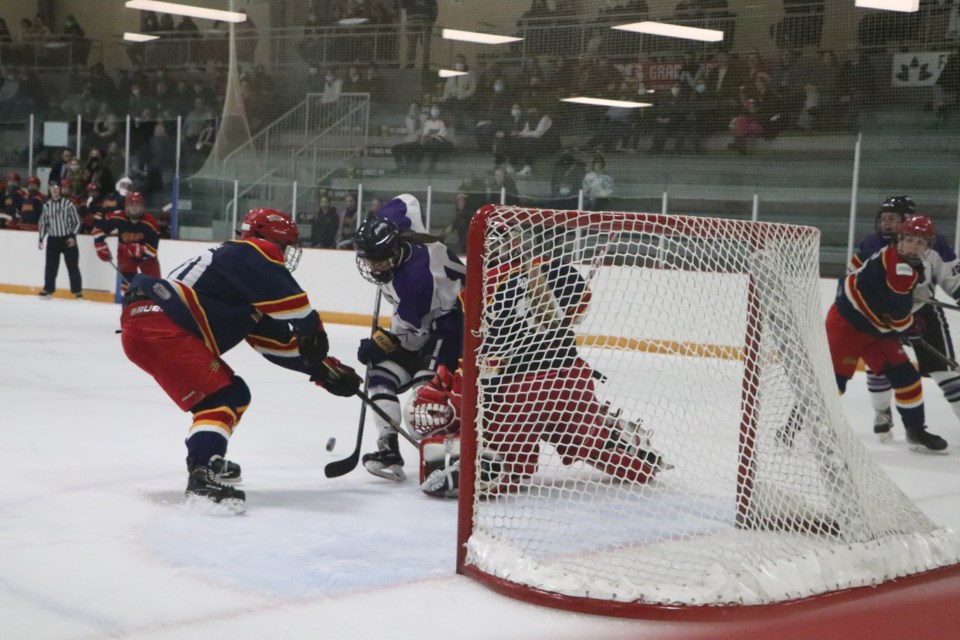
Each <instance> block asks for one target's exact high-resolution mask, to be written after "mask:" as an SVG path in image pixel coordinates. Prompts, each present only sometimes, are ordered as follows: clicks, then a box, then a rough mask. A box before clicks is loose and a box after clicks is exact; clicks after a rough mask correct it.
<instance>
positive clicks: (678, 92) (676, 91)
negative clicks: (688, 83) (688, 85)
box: [670, 87, 680, 96]
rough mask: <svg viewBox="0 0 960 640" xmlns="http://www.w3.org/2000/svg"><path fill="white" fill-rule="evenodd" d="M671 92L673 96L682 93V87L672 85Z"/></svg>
mask: <svg viewBox="0 0 960 640" xmlns="http://www.w3.org/2000/svg"><path fill="white" fill-rule="evenodd" d="M670 94H671V95H673V96H678V95H680V87H671V89H670Z"/></svg>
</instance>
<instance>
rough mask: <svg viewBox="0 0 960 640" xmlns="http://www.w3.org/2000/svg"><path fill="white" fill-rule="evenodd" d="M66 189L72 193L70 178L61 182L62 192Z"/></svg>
mask: <svg viewBox="0 0 960 640" xmlns="http://www.w3.org/2000/svg"><path fill="white" fill-rule="evenodd" d="M64 189H66V190H67V191H70V178H64V179H63V180H61V181H60V190H61V191H62V190H64Z"/></svg>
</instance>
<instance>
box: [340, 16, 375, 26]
mask: <svg viewBox="0 0 960 640" xmlns="http://www.w3.org/2000/svg"><path fill="white" fill-rule="evenodd" d="M364 22H370V18H343V19H341V20H340V24H342V25H343V26H345V27H352V26H355V25H358V24H363V23H364Z"/></svg>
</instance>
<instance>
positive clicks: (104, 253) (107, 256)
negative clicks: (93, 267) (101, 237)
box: [96, 242, 113, 262]
mask: <svg viewBox="0 0 960 640" xmlns="http://www.w3.org/2000/svg"><path fill="white" fill-rule="evenodd" d="M96 245H97V257H98V258H100V259H101V260H103V261H104V262H110V261H111V260H113V254H112V253H110V247H108V246H107V243H106V242H98V243H96Z"/></svg>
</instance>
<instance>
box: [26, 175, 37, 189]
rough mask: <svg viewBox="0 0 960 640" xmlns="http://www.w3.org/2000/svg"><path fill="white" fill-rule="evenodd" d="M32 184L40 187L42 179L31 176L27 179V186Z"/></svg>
mask: <svg viewBox="0 0 960 640" xmlns="http://www.w3.org/2000/svg"><path fill="white" fill-rule="evenodd" d="M31 184H35V185H37V186H38V187H39V186H40V178H38V177H37V176H30V177H29V178H27V185H31Z"/></svg>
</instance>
